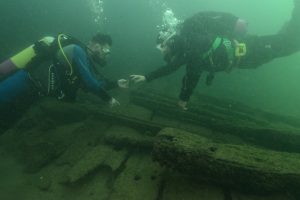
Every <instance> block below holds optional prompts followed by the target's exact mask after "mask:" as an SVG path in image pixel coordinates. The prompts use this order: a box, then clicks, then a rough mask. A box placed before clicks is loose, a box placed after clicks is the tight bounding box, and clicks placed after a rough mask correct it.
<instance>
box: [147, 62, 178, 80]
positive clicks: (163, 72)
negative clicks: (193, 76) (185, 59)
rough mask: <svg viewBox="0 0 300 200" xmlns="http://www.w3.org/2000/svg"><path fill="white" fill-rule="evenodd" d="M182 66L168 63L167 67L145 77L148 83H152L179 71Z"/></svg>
mask: <svg viewBox="0 0 300 200" xmlns="http://www.w3.org/2000/svg"><path fill="white" fill-rule="evenodd" d="M180 66H181V64H178V63H174V62H173V63H168V64H167V65H165V66H162V67H160V68H158V69H157V70H154V71H153V72H150V73H148V74H146V75H145V77H146V81H152V80H154V79H157V78H160V77H163V76H167V75H169V74H171V73H172V72H175V71H176V70H177V69H179V67H180Z"/></svg>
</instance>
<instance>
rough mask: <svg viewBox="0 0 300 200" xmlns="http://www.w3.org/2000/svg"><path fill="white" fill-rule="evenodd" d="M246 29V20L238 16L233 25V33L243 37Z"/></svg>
mask: <svg viewBox="0 0 300 200" xmlns="http://www.w3.org/2000/svg"><path fill="white" fill-rule="evenodd" d="M247 29H248V22H247V21H246V20H244V19H241V18H239V19H238V20H237V21H236V23H235V27H234V33H235V35H236V36H237V37H243V36H245V35H246V33H247Z"/></svg>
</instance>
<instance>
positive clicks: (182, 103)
mask: <svg viewBox="0 0 300 200" xmlns="http://www.w3.org/2000/svg"><path fill="white" fill-rule="evenodd" d="M178 106H179V107H180V108H181V109H182V110H187V109H188V108H187V101H182V100H179V101H178Z"/></svg>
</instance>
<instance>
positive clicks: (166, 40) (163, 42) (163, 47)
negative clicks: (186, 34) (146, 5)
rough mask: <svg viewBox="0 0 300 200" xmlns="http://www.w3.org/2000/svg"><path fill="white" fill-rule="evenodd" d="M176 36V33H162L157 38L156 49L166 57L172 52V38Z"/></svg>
mask: <svg viewBox="0 0 300 200" xmlns="http://www.w3.org/2000/svg"><path fill="white" fill-rule="evenodd" d="M175 35H176V32H168V31H160V33H159V34H158V36H157V38H156V48H157V49H158V50H159V51H160V52H161V53H162V54H163V55H166V54H167V53H168V52H169V51H170V43H171V41H172V39H171V38H173V36H175Z"/></svg>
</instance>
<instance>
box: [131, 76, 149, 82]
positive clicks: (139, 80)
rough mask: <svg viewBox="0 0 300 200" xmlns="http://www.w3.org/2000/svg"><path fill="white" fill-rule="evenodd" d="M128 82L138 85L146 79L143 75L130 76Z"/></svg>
mask: <svg viewBox="0 0 300 200" xmlns="http://www.w3.org/2000/svg"><path fill="white" fill-rule="evenodd" d="M129 77H130V80H131V81H133V82H134V83H140V82H144V81H146V77H145V76H143V75H130V76H129Z"/></svg>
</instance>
